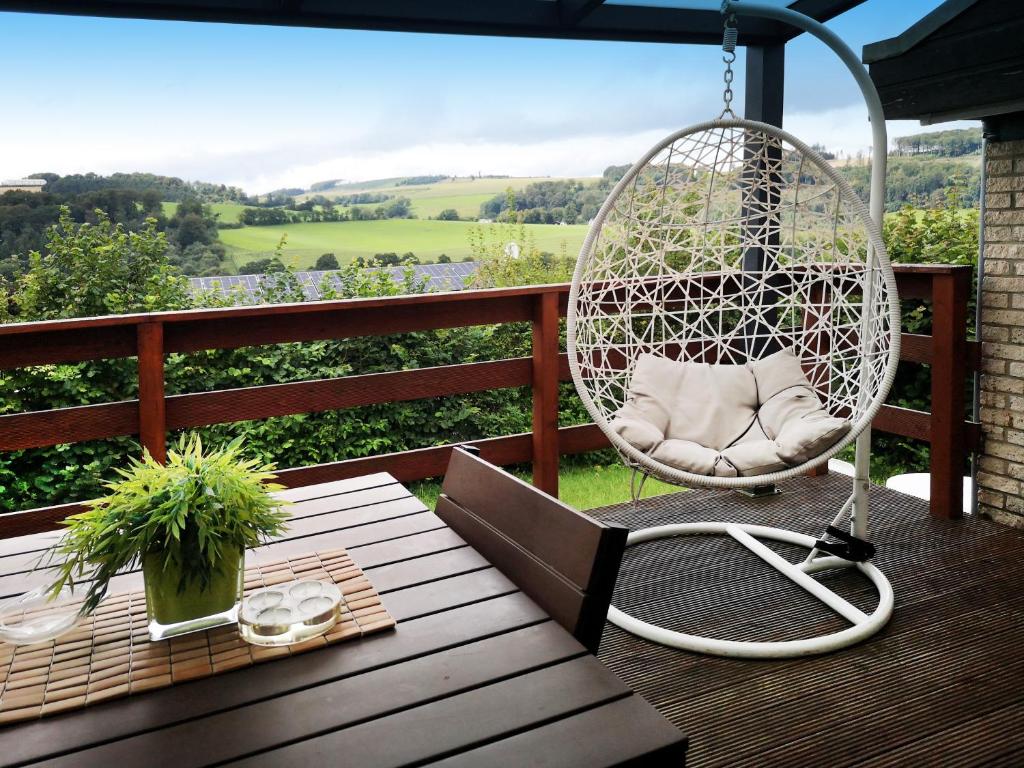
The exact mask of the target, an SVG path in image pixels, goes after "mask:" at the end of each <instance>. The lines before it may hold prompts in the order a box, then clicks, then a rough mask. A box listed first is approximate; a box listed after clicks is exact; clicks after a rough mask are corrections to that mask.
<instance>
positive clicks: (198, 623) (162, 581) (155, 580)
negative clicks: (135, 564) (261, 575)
mask: <svg viewBox="0 0 1024 768" xmlns="http://www.w3.org/2000/svg"><path fill="white" fill-rule="evenodd" d="M244 562H245V558H244V555H243V554H242V553H239V554H238V555H237V556H233V557H225V558H224V559H223V560H222V561H221V562H220V563H219V564H218V565H217V566H216V567H215V568H214V571H213V574H212V575H211V578H210V581H209V583H208V584H206V585H205V589H204V588H201V586H200V583H199V582H198V581H196V580H189V582H188V584H187V585H186V586H185V588H184V589H182V590H179V588H178V587H179V585H180V584H181V569H180V568H174V567H169V568H167V569H164V567H163V560H162V558H161V557H160V555H146V556H145V557H143V558H142V576H143V579H144V580H145V584H146V614H147V616H148V618H149V636H150V639H152V640H162V639H164V638H167V637H171V636H172V635H181V634H185V633H187V632H196V631H198V630H201V629H209V628H210V627H218V626H221V625H223V624H233V623H235V622H236V621H237V620H238V606H239V602H240V601H241V599H242V583H243V572H244Z"/></svg>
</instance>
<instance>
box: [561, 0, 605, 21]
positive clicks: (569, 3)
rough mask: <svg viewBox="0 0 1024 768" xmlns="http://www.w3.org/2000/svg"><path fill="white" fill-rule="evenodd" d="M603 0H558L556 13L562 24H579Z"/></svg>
mask: <svg viewBox="0 0 1024 768" xmlns="http://www.w3.org/2000/svg"><path fill="white" fill-rule="evenodd" d="M602 3H604V0H558V15H559V17H560V18H561V20H562V24H564V25H566V26H570V27H571V26H573V25H574V24H579V23H580V22H581V21H583V19H584V18H585V17H586V16H587V15H589V14H590V12H591V11H593V10H594V9H595V8H597V6H599V5H601V4H602Z"/></svg>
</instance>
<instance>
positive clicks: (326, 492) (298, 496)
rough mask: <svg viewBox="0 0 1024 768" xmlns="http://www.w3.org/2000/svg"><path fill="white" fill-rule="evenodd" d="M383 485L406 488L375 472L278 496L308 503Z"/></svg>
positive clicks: (389, 477)
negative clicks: (310, 500) (325, 497)
mask: <svg viewBox="0 0 1024 768" xmlns="http://www.w3.org/2000/svg"><path fill="white" fill-rule="evenodd" d="M381 485H399V486H400V487H403V488H404V486H402V485H401V483H399V482H398V481H397V480H395V478H394V477H392V476H391V475H389V474H388V473H387V472H375V473H373V474H372V475H360V476H359V477H349V478H346V479H345V480H332V481H330V482H327V483H317V484H315V485H300V486H296V487H295V488H286V489H284V490H283V491H278V492H277V495H278V496H280V497H281V498H282V499H285V500H286V501H293V502H298V501H308V500H309V499H319V498H321V497H323V496H337V495H340V494H345V493H352V492H353V491H361V490H363V489H364V488H375V487H377V486H381ZM406 493H408V490H406Z"/></svg>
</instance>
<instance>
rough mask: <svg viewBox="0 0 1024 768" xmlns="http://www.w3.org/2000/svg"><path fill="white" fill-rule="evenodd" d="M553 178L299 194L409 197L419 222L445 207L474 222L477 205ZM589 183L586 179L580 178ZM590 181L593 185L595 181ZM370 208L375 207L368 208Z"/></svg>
mask: <svg viewBox="0 0 1024 768" xmlns="http://www.w3.org/2000/svg"><path fill="white" fill-rule="evenodd" d="M557 180H558V179H556V178H552V177H518V178H505V179H488V178H482V179H476V178H462V177H460V178H454V179H445V180H444V181H438V182H435V183H433V184H404V185H398V184H397V182H398V181H400V179H378V180H375V181H367V182H355V183H352V184H342V185H339V186H337V187H332V188H331V189H329V190H327V191H325V192H312V193H309V194H306V195H300V196H299V198H298V199H300V200H303V199H305V198H307V197H310V196H311V195H317V194H321V195H323V196H324V197H327V198H332V197H335V196H339V195H355V194H359V193H360V192H373V193H376V194H384V195H394V196H395V197H408V198H409V199H410V200H411V201H412V210H413V213H415V214H416V215H417V216H419V217H420V218H421V219H426V218H431V217H435V216H437V215H438V214H439V213H440V212H441V211H443V210H445V209H446V208H454V209H455V210H456V211H458V212H459V217H460V218H464V219H476V218H477V217H479V215H480V205H481V204H482V203H485V202H487V201H488V200H490V199H491V198H492V197H494V196H495V195H498V194H501V193H503V192H504V191H505V190H506V189H508V188H509V187H511V188H512V189H513V190H517V191H518V190H520V189H523V188H524V187H525V186H527V185H528V184H533V183H535V182H538V181H557ZM581 181H588V179H581ZM592 181H595V182H596V179H593V180H592ZM370 207H374V206H373V205H371V206H370Z"/></svg>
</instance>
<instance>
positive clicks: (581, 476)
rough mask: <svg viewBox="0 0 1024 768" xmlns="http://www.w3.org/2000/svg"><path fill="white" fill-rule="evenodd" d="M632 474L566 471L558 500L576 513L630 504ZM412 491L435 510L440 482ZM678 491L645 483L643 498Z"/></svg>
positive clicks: (601, 468)
mask: <svg viewBox="0 0 1024 768" xmlns="http://www.w3.org/2000/svg"><path fill="white" fill-rule="evenodd" d="M515 474H516V475H517V476H519V477H521V478H523V479H524V480H526V481H527V482H529V480H530V472H529V470H528V469H527V470H516V471H515ZM630 474H631V473H630V470H628V469H626V467H624V466H622V465H621V464H608V465H600V464H599V465H594V466H578V465H577V466H569V467H563V468H562V471H561V473H560V474H559V476H558V496H559V498H560V499H561V500H562V501H564V502H565V503H566V504H568V505H569V506H571V507H575V508H576V509H594V508H595V507H606V506H608V505H609V504H619V503H621V502H623V501H629V499H630V496H629V478H630ZM409 489H410V490H411V491H412V492H413V493H414V494H416V496H417V497H418V498H419V499H420V501H422V502H423V503H424V504H426V505H427V506H428V507H430V508H431V509H433V508H434V506H435V505H436V504H437V495H438V493H440V492H441V483H440V481H439V480H422V481H420V482H418V483H410V484H409ZM678 490H679V488H676V487H675V486H673V485H668V484H666V483H663V482H661V481H660V480H653V479H649V480H648V481H647V482H646V483H644V490H643V497H644V498H645V499H646V498H648V497H650V496H660V495H662V494H665V493H674V492H676V491H678Z"/></svg>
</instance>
